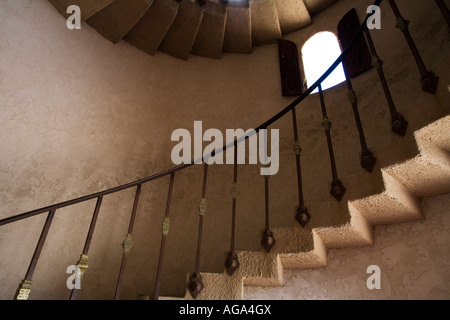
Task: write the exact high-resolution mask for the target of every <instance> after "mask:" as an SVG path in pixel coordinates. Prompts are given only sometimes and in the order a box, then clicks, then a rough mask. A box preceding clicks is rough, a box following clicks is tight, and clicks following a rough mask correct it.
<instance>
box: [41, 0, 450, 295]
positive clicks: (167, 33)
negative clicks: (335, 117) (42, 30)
mask: <svg viewBox="0 0 450 320" xmlns="http://www.w3.org/2000/svg"><path fill="white" fill-rule="evenodd" d="M336 1H337V0H304V1H303V0H261V1H259V0H249V1H248V0H239V1H234V2H233V1H228V4H227V5H224V4H223V3H222V2H221V1H219V0H217V1H206V4H205V5H200V4H199V3H198V2H197V1H190V0H184V1H175V0H98V1H91V0H49V2H51V3H52V4H53V5H54V6H55V7H56V8H57V9H58V11H60V12H61V14H63V15H67V14H66V12H65V11H66V8H67V7H68V6H69V5H71V4H77V5H79V6H80V8H81V13H82V19H83V21H86V23H87V24H89V25H90V26H91V27H93V28H94V29H95V30H97V31H98V32H99V33H100V34H102V35H103V36H104V37H105V38H107V39H108V40H110V41H112V42H114V43H115V42H118V41H120V40H121V39H123V40H125V41H127V42H129V43H130V44H132V45H134V46H135V47H137V48H138V49H140V50H142V51H144V52H146V53H148V54H150V55H154V54H155V53H156V52H157V51H161V52H164V53H167V54H170V55H172V56H174V57H177V58H180V59H188V58H189V56H190V55H191V54H194V55H199V56H204V57H209V58H215V59H220V57H221V55H222V53H223V52H230V53H250V52H251V51H252V48H253V46H255V45H261V44H264V43H268V42H271V41H273V40H276V39H278V38H281V37H282V36H283V35H285V34H287V33H290V32H293V31H296V30H299V29H301V28H303V27H305V26H307V25H309V24H310V23H311V16H312V15H314V14H316V13H318V12H320V11H321V10H323V9H325V8H327V7H328V6H330V5H332V4H333V3H335V2H336ZM292 13H295V14H292ZM148 30H151V32H149V31H148ZM449 129H450V116H446V117H445V118H442V119H441V120H438V121H436V122H434V123H432V124H430V125H428V126H426V127H424V128H422V129H420V130H418V131H416V132H415V134H414V138H415V142H416V144H417V147H418V149H419V154H418V155H417V156H416V157H414V158H411V159H410V160H407V161H403V162H400V163H398V164H395V165H389V166H385V167H382V168H380V170H381V177H382V182H381V183H380V188H381V189H383V190H382V191H381V192H379V193H376V192H374V193H375V194H374V193H370V194H374V195H371V196H367V197H363V198H357V200H350V201H348V202H347V207H348V208H347V210H348V219H347V220H348V221H347V222H345V223H343V224H340V223H338V224H336V225H337V226H333V227H316V228H312V229H309V228H306V229H303V228H301V227H300V226H299V227H294V228H278V229H274V230H272V231H273V232H274V237H275V239H276V241H277V244H276V246H274V248H273V249H272V251H271V253H270V254H268V253H266V252H265V251H263V250H260V251H257V252H256V251H255V252H238V255H239V260H240V268H239V269H238V270H237V271H236V272H235V273H234V274H233V276H229V275H228V274H227V273H226V272H224V273H221V274H218V273H202V277H203V283H204V289H203V291H202V292H201V293H200V295H199V296H198V297H197V299H198V300H228V299H229V300H235V299H243V298H244V296H243V288H244V286H261V287H264V286H266V287H267V286H282V285H283V270H284V268H289V269H309V268H319V267H324V266H326V265H327V250H329V249H332V248H350V247H366V246H372V245H373V241H374V239H373V228H374V227H375V226H377V225H386V224H393V223H402V222H409V221H415V220H419V219H422V218H423V214H422V211H421V206H420V199H421V198H422V197H429V196H433V195H437V194H441V193H447V192H449V191H450V130H449ZM385 147H386V146H385ZM386 148H387V147H386ZM380 180H381V179H380ZM346 184H347V183H346ZM314 206H316V207H317V208H311V207H309V209H310V211H324V210H328V211H330V210H334V208H330V207H327V206H329V204H315V205H312V207H314ZM321 206H322V207H321ZM312 219H315V217H314V215H313V216H312ZM319 224H320V223H319ZM141 298H144V297H141ZM161 299H188V300H190V299H193V298H192V296H191V294H190V293H189V292H188V291H186V294H185V296H184V297H181V298H174V297H161Z"/></svg>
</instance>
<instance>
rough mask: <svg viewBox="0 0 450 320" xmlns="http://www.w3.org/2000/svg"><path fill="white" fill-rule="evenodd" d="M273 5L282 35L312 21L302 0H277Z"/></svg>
mask: <svg viewBox="0 0 450 320" xmlns="http://www.w3.org/2000/svg"><path fill="white" fill-rule="evenodd" d="M275 5H276V9H277V13H278V20H279V22H280V28H281V32H282V34H283V35H285V34H288V33H291V32H294V31H297V30H300V29H301V28H304V27H306V26H308V25H310V24H311V23H312V19H311V16H310V15H309V11H308V9H307V8H306V5H305V2H304V1H303V0H277V1H275Z"/></svg>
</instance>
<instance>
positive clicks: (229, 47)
mask: <svg viewBox="0 0 450 320" xmlns="http://www.w3.org/2000/svg"><path fill="white" fill-rule="evenodd" d="M49 1H50V3H51V4H52V5H53V6H54V7H55V8H56V9H57V10H58V11H59V12H60V13H61V14H62V15H64V16H65V17H66V18H67V17H68V16H69V15H70V14H68V13H67V12H66V11H67V8H68V7H69V6H70V5H77V6H79V7H80V9H81V19H82V21H84V22H86V23H87V24H88V25H89V26H91V27H92V28H94V29H95V30H96V31H97V32H98V33H100V34H101V35H103V36H104V37H105V38H106V39H108V40H109V41H111V42H113V43H117V42H119V41H120V40H122V39H123V40H125V41H127V42H128V43H130V44H131V45H133V46H135V47H136V48H138V49H139V50H141V51H143V52H145V53H147V54H150V55H154V54H155V53H156V52H158V51H160V52H164V53H166V54H169V55H171V56H174V57H176V58H179V59H183V60H187V59H188V58H189V56H190V55H197V56H203V57H208V58H213V59H220V58H221V57H222V53H223V52H227V53H251V52H252V49H253V47H254V46H258V45H263V44H266V43H271V42H273V41H276V40H277V39H281V38H282V37H283V36H284V35H286V34H289V33H292V32H294V31H297V30H300V29H302V28H304V27H306V26H308V25H310V24H311V22H312V16H313V15H314V14H317V13H318V12H320V11H322V10H325V9H326V8H328V7H329V6H331V5H333V4H334V3H336V2H337V0H234V1H221V0H208V1H197V0H195V1H194V0H183V1H175V0H101V1H88V0H49Z"/></svg>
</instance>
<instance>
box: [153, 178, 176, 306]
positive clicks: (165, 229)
mask: <svg viewBox="0 0 450 320" xmlns="http://www.w3.org/2000/svg"><path fill="white" fill-rule="evenodd" d="M174 179H175V173H174V172H172V173H171V174H170V183H169V193H168V195H167V203H166V212H165V215H164V220H163V225H162V237H161V248H160V250H159V260H158V269H157V271H156V282H155V290H154V292H153V300H158V298H159V287H160V285H161V271H162V263H163V259H164V249H165V247H166V238H167V235H168V234H169V230H170V202H171V200H172V192H173V182H174Z"/></svg>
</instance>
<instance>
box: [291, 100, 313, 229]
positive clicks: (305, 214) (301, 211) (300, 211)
mask: <svg viewBox="0 0 450 320" xmlns="http://www.w3.org/2000/svg"><path fill="white" fill-rule="evenodd" d="M292 121H293V127H294V146H293V150H294V154H295V160H296V165H297V185H298V208H297V214H296V216H295V219H296V220H297V221H298V223H300V224H301V225H302V227H304V226H306V224H307V223H308V221H309V219H310V218H311V215H310V214H309V211H308V208H306V206H305V201H304V197H303V182H302V169H301V165H300V155H301V152H302V148H301V146H300V140H299V135H298V127H297V114H296V111H295V107H294V108H292Z"/></svg>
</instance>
